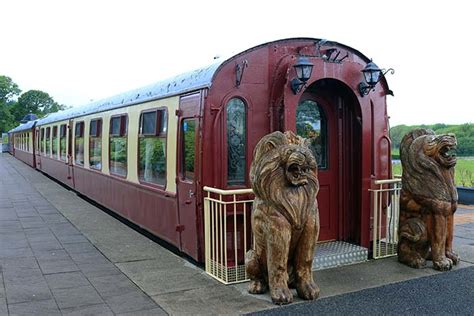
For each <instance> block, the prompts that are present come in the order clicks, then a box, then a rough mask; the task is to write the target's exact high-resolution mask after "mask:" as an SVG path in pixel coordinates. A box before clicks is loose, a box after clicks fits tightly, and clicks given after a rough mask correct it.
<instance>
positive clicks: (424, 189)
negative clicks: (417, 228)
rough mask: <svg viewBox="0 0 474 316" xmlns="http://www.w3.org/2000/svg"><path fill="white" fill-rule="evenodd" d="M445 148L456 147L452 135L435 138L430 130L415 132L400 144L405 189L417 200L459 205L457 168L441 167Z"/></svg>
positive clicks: (407, 135) (404, 138)
mask: <svg viewBox="0 0 474 316" xmlns="http://www.w3.org/2000/svg"><path fill="white" fill-rule="evenodd" d="M443 146H456V138H455V137H454V136H453V135H449V134H448V135H435V133H434V132H433V131H432V130H429V129H416V130H413V131H412V132H410V133H408V134H406V135H405V136H404V137H403V139H402V141H401V143H400V160H401V163H402V169H403V175H402V188H403V190H404V191H407V192H410V193H411V194H412V195H413V196H414V197H420V198H424V199H426V198H428V199H434V200H442V201H457V199H458V196H457V191H456V187H455V185H454V168H452V167H450V166H446V165H445V164H443V163H442V161H441V159H442V157H441V155H442V152H441V150H442V148H443Z"/></svg>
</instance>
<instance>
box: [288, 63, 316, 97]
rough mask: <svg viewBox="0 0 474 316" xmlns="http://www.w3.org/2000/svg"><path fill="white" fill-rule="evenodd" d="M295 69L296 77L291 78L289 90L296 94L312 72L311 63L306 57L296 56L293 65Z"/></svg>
mask: <svg viewBox="0 0 474 316" xmlns="http://www.w3.org/2000/svg"><path fill="white" fill-rule="evenodd" d="M293 67H295V71H296V78H294V79H293V80H291V82H290V84H291V90H292V91H293V93H294V94H298V93H299V92H300V90H301V88H302V87H303V86H304V85H305V83H306V81H308V80H309V78H311V73H312V72H313V64H312V63H311V61H310V60H309V58H308V57H305V56H298V59H297V60H296V64H294V65H293Z"/></svg>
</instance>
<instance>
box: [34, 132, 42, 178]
mask: <svg viewBox="0 0 474 316" xmlns="http://www.w3.org/2000/svg"><path fill="white" fill-rule="evenodd" d="M33 133H35V142H34V147H35V153H34V155H35V157H36V159H35V164H36V165H35V167H36V168H37V169H41V145H42V144H43V143H42V139H41V138H40V137H41V136H40V129H39V127H37V128H35V129H34V131H33Z"/></svg>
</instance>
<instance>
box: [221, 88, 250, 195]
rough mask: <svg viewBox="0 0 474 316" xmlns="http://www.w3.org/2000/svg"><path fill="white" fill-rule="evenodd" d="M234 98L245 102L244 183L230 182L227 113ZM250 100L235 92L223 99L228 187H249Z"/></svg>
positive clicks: (226, 180)
mask: <svg viewBox="0 0 474 316" xmlns="http://www.w3.org/2000/svg"><path fill="white" fill-rule="evenodd" d="M233 99H239V100H240V101H242V103H243V104H244V108H245V171H244V181H243V183H241V184H232V183H229V150H228V148H229V142H228V139H227V119H228V115H227V107H228V106H229V103H230V101H231V100H233ZM250 104H251V103H250V101H249V100H248V98H245V97H244V96H243V95H240V94H233V95H231V96H229V97H228V98H226V99H225V100H223V107H224V111H223V112H224V147H223V150H224V152H225V154H224V157H225V180H224V181H225V186H226V187H227V188H233V189H239V188H247V187H248V186H247V184H248V183H249V171H250V170H249V169H250V167H249V161H250V160H251V157H250V160H249V147H248V146H249V129H248V124H249V123H248V122H249V119H250V111H249V108H250Z"/></svg>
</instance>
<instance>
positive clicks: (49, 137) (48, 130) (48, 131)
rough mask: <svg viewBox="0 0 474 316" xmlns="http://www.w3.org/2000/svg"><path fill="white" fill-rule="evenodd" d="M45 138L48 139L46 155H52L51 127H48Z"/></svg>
mask: <svg viewBox="0 0 474 316" xmlns="http://www.w3.org/2000/svg"><path fill="white" fill-rule="evenodd" d="M45 139H46V152H45V155H46V156H50V155H51V127H46V136H45Z"/></svg>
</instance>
